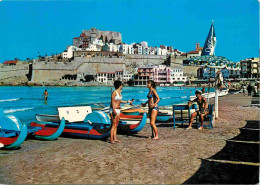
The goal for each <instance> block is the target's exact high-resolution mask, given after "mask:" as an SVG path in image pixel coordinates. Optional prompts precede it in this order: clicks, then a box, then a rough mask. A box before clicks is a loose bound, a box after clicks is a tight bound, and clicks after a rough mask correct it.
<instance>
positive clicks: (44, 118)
mask: <svg viewBox="0 0 260 185" xmlns="http://www.w3.org/2000/svg"><path fill="white" fill-rule="evenodd" d="M35 118H36V119H37V120H38V121H41V122H54V123H59V122H60V117H59V115H47V114H35Z"/></svg>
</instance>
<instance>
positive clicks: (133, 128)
mask: <svg viewBox="0 0 260 185" xmlns="http://www.w3.org/2000/svg"><path fill="white" fill-rule="evenodd" d="M146 119H147V115H146V113H144V114H143V117H142V119H141V120H140V121H139V122H138V123H134V124H131V121H136V120H127V119H126V120H121V121H120V122H119V124H118V131H120V132H125V133H130V134H133V133H137V132H140V131H141V130H142V129H143V128H144V126H145V124H146Z"/></svg>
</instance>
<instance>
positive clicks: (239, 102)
mask: <svg viewBox="0 0 260 185" xmlns="http://www.w3.org/2000/svg"><path fill="white" fill-rule="evenodd" d="M210 101H211V100H210ZM231 115H232V119H231ZM259 117H260V113H259V108H257V107H252V106H251V97H248V96H244V95H243V94H242V93H240V94H235V95H227V96H224V97H221V98H219V118H218V119H217V120H216V126H215V128H213V129H212V130H208V129H204V130H203V131H198V130H196V129H192V130H188V131H187V130H184V129H183V128H182V127H177V128H176V129H175V130H174V129H173V128H172V123H171V122H170V123H156V125H157V127H158V131H159V137H160V140H159V141H152V140H150V139H148V137H149V136H150V132H151V131H150V126H149V124H146V126H145V127H144V129H143V130H142V131H140V132H139V133H138V134H135V135H129V136H126V135H120V134H119V135H118V139H119V140H121V141H122V143H117V144H115V145H112V144H110V143H108V142H107V141H99V140H87V139H78V138H74V139H72V138H64V137H59V138H58V140H56V141H51V142H46V141H39V140H27V141H25V142H24V143H23V144H22V147H21V148H20V149H18V150H13V151H9V150H0V156H1V157H0V172H2V173H1V176H0V182H1V183H16V184H18V183H19V184H20V183H26V184H30V183H40V184H43V183H44V184H45V183H46V184H63V183H65V184H70V183H73V184H75V183H76V184H82V183H83V184H119V183H123V184H181V183H185V182H186V181H187V180H188V179H190V178H191V177H193V176H194V175H195V174H196V173H198V172H199V169H201V167H202V166H201V165H202V164H204V163H202V162H203V161H204V160H205V159H207V158H210V157H211V156H214V155H215V154H216V153H218V152H220V151H222V150H223V148H225V146H226V142H227V140H229V139H231V138H234V137H236V136H237V135H239V133H240V130H239V128H241V127H243V126H245V124H246V123H247V121H248V120H259ZM186 125H187V124H186ZM72 151H73V152H72ZM234 155H235V153H234ZM240 155H241V156H244V155H245V156H247V155H248V154H246V153H241V154H240ZM257 155H258V157H259V153H258V154H257ZM233 157H234V156H233ZM208 168H209V169H208V170H209V171H210V170H211V169H210V166H208ZM218 170H220V171H218V172H219V173H221V169H218ZM223 170H224V171H225V169H223ZM231 172H232V168H231V169H230V173H231ZM223 173H224V172H223ZM234 173H236V172H234ZM200 175H201V177H203V176H207V173H205V174H200ZM222 175H225V179H226V180H231V182H232V179H233V180H234V177H236V176H234V177H233V176H232V175H237V174H228V173H227V174H222ZM195 176H196V175H195ZM208 176H209V177H210V179H208V177H207V178H206V180H213V182H215V183H224V182H223V181H221V180H223V179H221V177H218V176H217V174H215V173H212V174H210V175H208ZM231 177H232V178H231ZM240 178H242V177H240V176H239V175H237V177H236V179H235V180H236V181H233V182H239V181H237V180H239V179H240ZM206 182H207V181H206ZM209 182H212V181H209ZM226 182H230V181H226ZM241 182H242V179H241ZM243 182H244V181H243ZM197 183H200V181H198V182H197Z"/></svg>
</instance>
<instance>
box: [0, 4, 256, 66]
mask: <svg viewBox="0 0 260 185" xmlns="http://www.w3.org/2000/svg"><path fill="white" fill-rule="evenodd" d="M212 20H214V26H215V30H216V37H217V46H216V50H215V54H216V55H217V56H225V57H227V58H228V59H229V60H232V61H240V60H241V59H245V58H250V57H258V56H259V2H258V1H257V0H85V1H63V0H59V1H7V0H2V1H0V22H1V26H0V62H1V63H2V62H4V61H5V60H12V59H14V58H15V57H18V58H20V59H26V58H33V57H36V56H37V55H38V52H40V54H41V55H45V54H47V55H51V53H59V52H62V51H63V50H65V49H66V46H67V45H71V44H72V38H73V37H77V36H79V35H80V34H81V32H82V30H83V29H90V28H91V27H95V28H97V29H99V30H110V31H118V32H121V34H122V38H123V42H125V43H129V44H130V43H132V42H141V41H147V42H148V45H149V46H159V45H161V44H164V45H167V46H173V48H177V49H179V50H181V51H184V52H188V51H191V50H194V49H195V43H196V42H199V43H200V45H201V46H203V45H204V42H205V39H206V37H207V34H208V32H209V28H210V25H211V21H212Z"/></svg>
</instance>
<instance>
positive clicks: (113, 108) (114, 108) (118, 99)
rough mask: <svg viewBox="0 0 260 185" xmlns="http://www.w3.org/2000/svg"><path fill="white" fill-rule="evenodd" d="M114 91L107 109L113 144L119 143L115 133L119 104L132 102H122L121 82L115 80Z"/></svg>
mask: <svg viewBox="0 0 260 185" xmlns="http://www.w3.org/2000/svg"><path fill="white" fill-rule="evenodd" d="M114 87H115V89H116V90H115V91H113V92H112V93H111V104H110V109H109V114H110V117H111V120H112V127H111V130H110V142H111V143H112V144H114V143H115V142H120V141H119V140H118V139H117V138H116V132H117V125H118V123H119V120H120V103H133V101H130V100H128V101H123V100H122V95H121V90H122V88H123V86H122V82H121V81H119V80H116V81H115V82H114Z"/></svg>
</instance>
